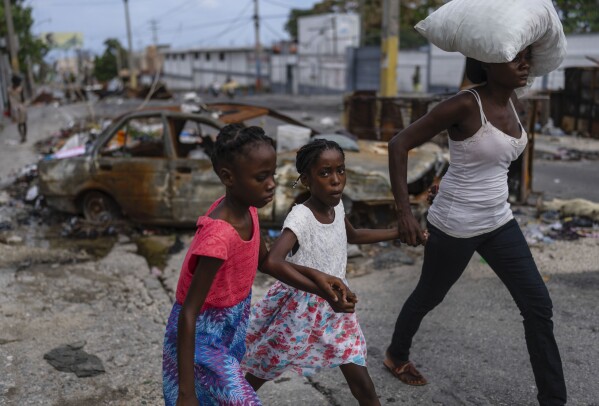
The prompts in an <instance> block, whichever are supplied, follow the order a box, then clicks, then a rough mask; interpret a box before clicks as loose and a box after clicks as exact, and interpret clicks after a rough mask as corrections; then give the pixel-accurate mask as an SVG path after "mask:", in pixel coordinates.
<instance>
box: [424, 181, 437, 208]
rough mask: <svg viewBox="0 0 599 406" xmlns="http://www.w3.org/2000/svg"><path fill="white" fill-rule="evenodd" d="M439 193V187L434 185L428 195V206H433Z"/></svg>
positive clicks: (429, 189)
mask: <svg viewBox="0 0 599 406" xmlns="http://www.w3.org/2000/svg"><path fill="white" fill-rule="evenodd" d="M437 193H439V185H432V186H431V187H429V188H428V194H427V195H426V201H427V202H428V204H433V201H434V200H435V197H436V196H437Z"/></svg>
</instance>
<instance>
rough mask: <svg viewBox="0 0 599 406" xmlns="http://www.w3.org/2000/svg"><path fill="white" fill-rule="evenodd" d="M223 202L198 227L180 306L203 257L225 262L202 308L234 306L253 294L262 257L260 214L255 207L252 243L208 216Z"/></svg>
mask: <svg viewBox="0 0 599 406" xmlns="http://www.w3.org/2000/svg"><path fill="white" fill-rule="evenodd" d="M223 199H224V196H223V197H221V198H220V199H218V200H217V201H215V202H214V203H213V204H212V206H210V208H209V209H208V212H207V213H206V215H205V216H200V218H198V222H197V226H198V228H197V231H196V234H195V237H194V238H193V241H192V242H191V246H190V247H189V250H188V251H187V255H186V256H185V260H184V261H183V266H182V267H181V273H180V274H179V282H178V283H177V293H176V300H177V302H178V303H179V304H183V302H184V301H185V297H186V296H187V294H188V291H189V286H190V285H191V279H192V277H193V273H194V272H195V268H196V265H197V262H198V257H199V256H206V257H212V258H218V259H222V260H224V262H223V264H222V265H221V267H220V268H219V270H218V271H217V273H216V276H215V277H214V281H213V282H212V286H211V287H210V291H209V292H208V296H207V297H206V301H205V302H204V306H203V307H202V309H205V308H207V307H231V306H234V305H236V304H238V303H239V302H241V301H243V300H244V299H245V298H247V296H248V295H249V294H250V290H251V289H252V284H253V283H254V277H255V276H256V270H257V269H258V257H259V254H260V226H259V223H258V211H257V210H256V208H255V207H250V215H251V218H252V224H253V226H252V238H251V239H250V240H248V241H245V240H242V239H241V237H240V236H239V234H238V233H237V230H235V228H234V227H233V226H232V225H231V224H229V223H227V222H226V221H224V220H216V219H212V218H210V217H208V214H210V213H211V212H212V210H214V208H215V207H216V206H218V204H219V203H220V202H221V201H222V200H223ZM191 294H193V292H191Z"/></svg>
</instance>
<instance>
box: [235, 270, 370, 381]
mask: <svg viewBox="0 0 599 406" xmlns="http://www.w3.org/2000/svg"><path fill="white" fill-rule="evenodd" d="M246 347H247V349H246V353H245V357H244V358H243V361H242V368H243V369H245V370H246V371H247V372H249V373H251V374H252V375H254V376H257V377H258V378H262V379H267V380H272V379H275V378H277V377H278V376H279V375H281V374H282V373H283V372H285V371H288V370H293V371H296V372H297V373H298V374H300V375H304V376H310V375H313V374H314V373H316V372H318V371H319V370H320V369H321V368H334V367H338V366H340V365H343V364H350V363H353V364H357V365H361V366H366V340H365V339H364V335H363V334H362V330H361V329H360V325H359V324H358V319H357V318H356V314H355V313H335V312H334V311H333V309H332V308H331V306H330V305H329V304H328V303H327V302H326V300H324V299H322V298H320V297H318V296H316V295H313V294H311V293H306V292H304V291H301V290H298V289H295V288H292V287H290V286H287V285H285V284H283V283H281V282H276V283H275V284H274V285H273V286H272V287H271V288H270V289H269V291H268V293H267V294H266V296H265V297H264V299H262V300H261V301H259V302H258V303H256V304H255V305H254V306H253V307H252V310H251V316H250V324H249V327H248V331H247V336H246Z"/></svg>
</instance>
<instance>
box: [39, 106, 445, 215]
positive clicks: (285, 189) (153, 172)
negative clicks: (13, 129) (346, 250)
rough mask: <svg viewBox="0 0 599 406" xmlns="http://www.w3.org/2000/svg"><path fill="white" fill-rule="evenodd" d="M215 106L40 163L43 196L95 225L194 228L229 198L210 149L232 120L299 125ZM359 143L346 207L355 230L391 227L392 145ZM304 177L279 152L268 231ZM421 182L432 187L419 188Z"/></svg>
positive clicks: (425, 173)
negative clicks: (126, 221)
mask: <svg viewBox="0 0 599 406" xmlns="http://www.w3.org/2000/svg"><path fill="white" fill-rule="evenodd" d="M212 109H213V110H211V111H210V112H203V113H200V114H185V113H180V112H176V111H169V110H160V111H155V110H150V111H142V112H135V113H131V114H126V115H123V116H121V117H119V118H117V119H115V121H114V122H113V124H112V125H111V126H110V127H108V128H107V129H106V130H105V131H104V132H103V133H102V134H100V135H99V136H98V138H97V140H96V141H95V142H94V143H92V144H91V145H90V146H88V147H87V148H86V151H85V153H83V154H82V155H78V156H72V157H68V158H64V159H47V160H42V161H40V162H39V164H38V172H39V185H40V192H41V193H42V194H43V195H44V196H45V198H46V201H47V203H48V205H49V206H51V207H53V208H56V209H58V210H60V211H64V212H69V213H83V214H84V215H85V217H86V218H87V219H89V220H92V221H105V220H110V219H111V218H114V217H116V216H118V215H120V214H123V215H125V216H126V217H128V218H130V219H131V220H133V221H135V222H139V223H142V224H156V225H173V226H192V225H194V224H195V222H196V220H197V217H198V216H199V215H200V214H202V213H204V212H205V211H206V210H207V209H208V207H209V206H210V204H211V203H212V202H214V200H216V199H217V198H218V197H219V196H221V195H222V194H223V193H224V187H223V185H222V184H221V183H220V181H219V179H218V177H217V176H216V174H215V173H214V171H213V170H212V165H211V162H210V159H209V150H210V146H211V144H212V142H213V140H214V139H215V137H216V134H217V133H218V131H219V129H220V128H221V127H222V126H223V125H224V124H225V123H227V122H244V123H248V122H249V121H251V120H250V119H253V118H260V117H264V116H270V117H271V118H275V119H278V120H282V121H284V122H286V123H289V122H291V123H294V124H299V123H298V122H297V121H295V120H293V119H291V118H289V117H286V116H284V115H281V114H279V113H275V114H274V115H273V114H271V112H272V110H270V109H263V110H260V108H256V107H254V106H247V107H244V106H242V105H233V104H227V105H219V108H218V109H217V108H214V107H212ZM311 131H312V133H313V134H315V133H316V131H314V130H311ZM315 135H316V136H319V135H317V134H315ZM337 137H340V136H339V135H337ZM351 142H353V143H354V144H355V147H353V148H349V149H346V163H347V165H346V166H347V177H348V181H347V186H346V189H345V193H344V201H345V205H346V207H347V210H348V212H349V213H350V215H351V216H352V217H353V219H354V221H355V222H356V223H357V224H370V225H379V226H384V225H385V224H388V222H389V221H391V218H390V216H392V212H393V196H392V194H391V190H390V182H389V174H388V170H387V161H388V157H387V146H386V143H380V142H373V141H357V142H355V141H351ZM440 152H441V150H440V148H439V147H437V146H436V145H434V144H426V145H425V146H423V147H421V148H418V149H416V150H414V151H413V152H412V157H411V158H412V159H410V160H409V162H410V168H409V176H408V177H409V179H408V182H409V184H410V186H411V187H418V189H419V190H418V191H417V192H418V193H420V192H422V191H423V190H424V189H422V188H423V187H424V188H426V187H428V185H429V184H430V183H431V182H432V178H433V176H434V174H435V173H436V172H437V171H438V166H439V163H440V162H442V160H443V158H442V156H441V153H440ZM297 176H298V175H297V172H296V170H295V152H294V151H289V152H283V153H279V154H278V168H277V184H278V187H277V190H276V192H275V197H274V200H273V202H272V203H270V204H269V205H267V206H266V207H264V208H263V209H261V210H260V220H261V224H262V225H265V226H277V225H280V224H282V222H283V220H284V218H285V216H286V215H287V213H288V212H289V210H290V208H291V207H292V206H293V204H295V203H297V202H301V201H302V200H304V199H305V198H307V196H308V192H307V191H306V190H304V189H302V188H301V187H298V188H296V189H294V188H292V187H291V184H292V182H293V181H294V180H295V179H296V178H297ZM422 182H424V186H418V185H419V184H420V183H422ZM420 189H422V190H420Z"/></svg>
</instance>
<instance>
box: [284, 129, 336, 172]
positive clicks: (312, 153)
mask: <svg viewBox="0 0 599 406" xmlns="http://www.w3.org/2000/svg"><path fill="white" fill-rule="evenodd" d="M327 149H336V150H337V151H339V152H340V153H341V156H343V159H345V153H344V152H343V149H342V148H341V147H340V146H339V144H337V143H336V142H335V141H330V140H325V139H322V138H315V139H313V140H312V141H310V142H309V143H307V144H305V145H304V146H302V147H301V148H300V149H299V150H298V151H297V155H296V156H295V168H296V169H297V172H298V173H299V174H300V176H301V175H305V174H307V173H308V171H309V170H310V168H311V167H312V165H314V163H315V162H316V160H317V159H318V157H319V156H320V154H322V152H323V151H325V150H327Z"/></svg>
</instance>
